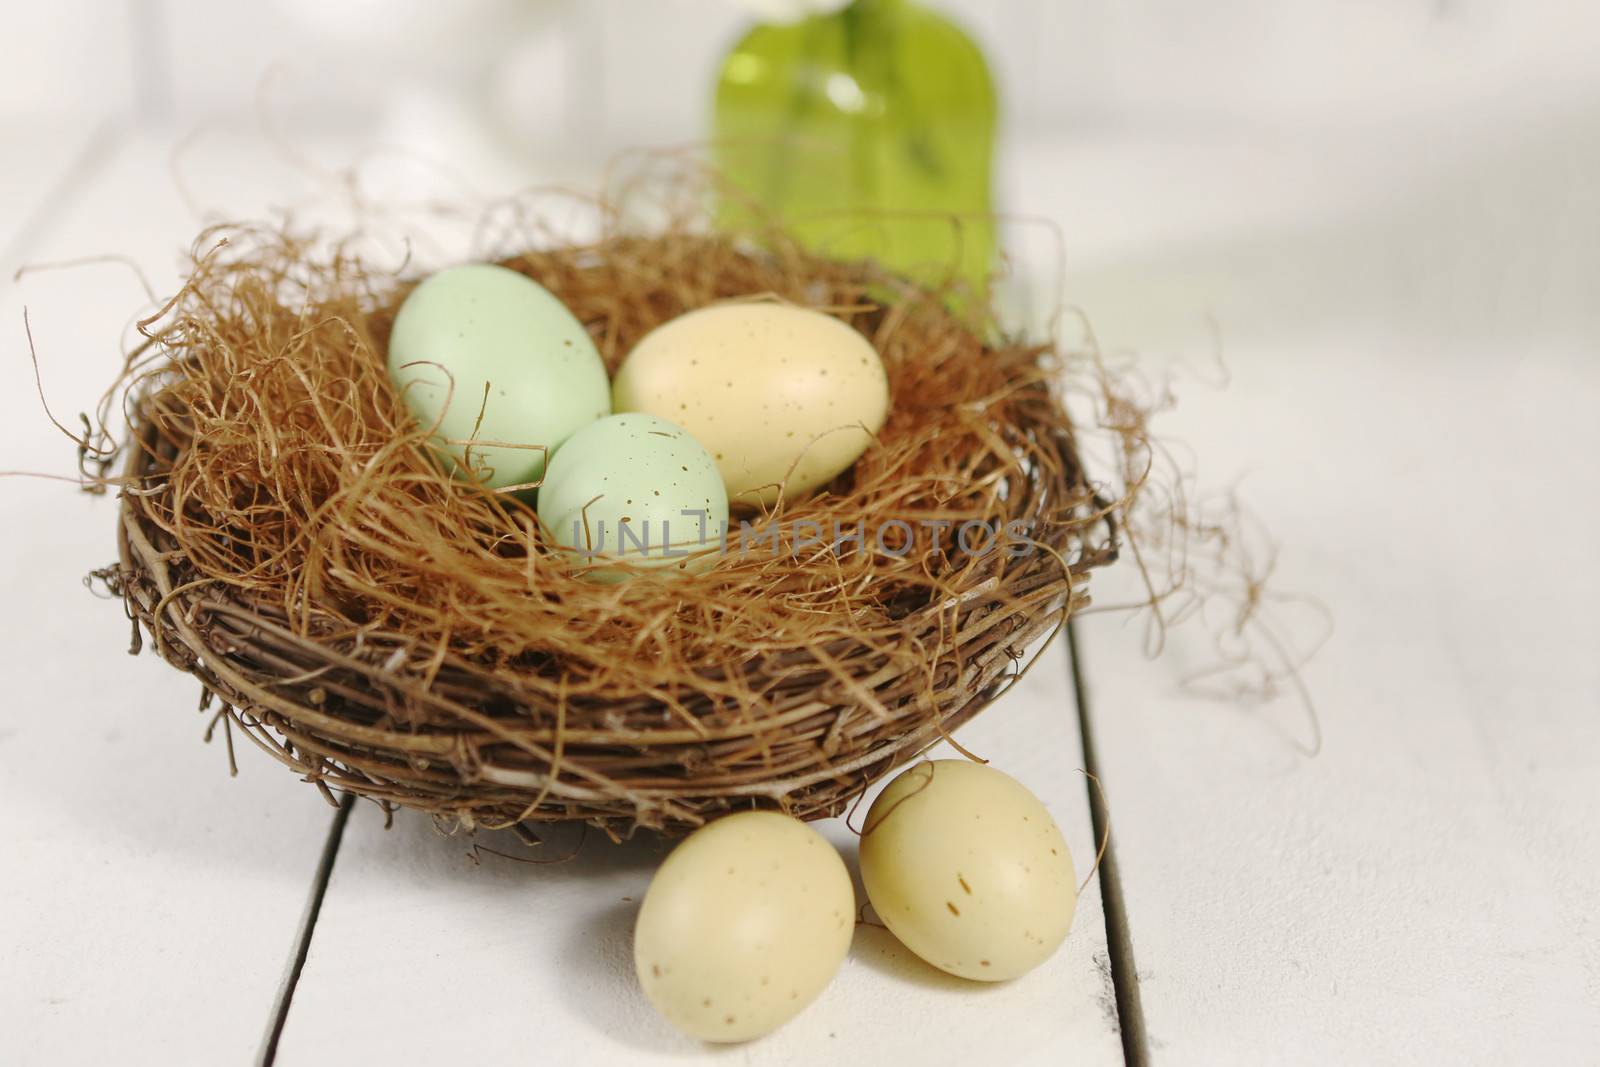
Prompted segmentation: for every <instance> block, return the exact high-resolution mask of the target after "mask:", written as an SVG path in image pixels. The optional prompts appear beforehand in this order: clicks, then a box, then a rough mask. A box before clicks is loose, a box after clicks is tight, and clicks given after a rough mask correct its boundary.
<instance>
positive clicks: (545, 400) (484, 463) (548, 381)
mask: <svg viewBox="0 0 1600 1067" xmlns="http://www.w3.org/2000/svg"><path fill="white" fill-rule="evenodd" d="M389 373H390V376H391V377H392V378H393V380H394V383H395V386H396V388H398V389H399V390H400V393H401V395H402V396H403V397H404V399H405V402H406V406H407V407H408V408H409V409H410V410H411V413H412V414H413V415H414V416H415V417H416V419H417V421H418V422H419V423H421V424H422V426H423V427H424V428H425V429H432V430H433V436H432V441H433V445H434V447H435V449H436V450H437V451H438V452H439V454H440V456H441V458H442V459H443V460H444V462H445V463H446V465H447V466H448V467H449V468H450V470H451V472H452V473H454V474H455V475H456V476H457V477H460V478H463V479H464V480H474V481H480V482H481V483H482V484H483V485H485V486H487V487H488V488H491V489H501V488H505V487H507V486H513V485H526V484H528V483H530V482H535V481H537V480H538V479H539V476H540V474H541V473H542V472H543V471H544V465H545V458H546V455H547V454H548V451H549V450H553V449H554V448H555V447H556V446H558V445H560V444H561V442H563V441H565V440H566V439H567V438H568V437H569V436H571V434H572V433H573V432H574V431H576V430H577V429H578V428H579V427H580V426H583V425H585V424H587V423H590V422H593V421H594V420H595V419H598V418H600V417H601V416H602V415H605V414H607V413H608V412H610V410H611V387H610V382H609V381H608V379H607V377H606V368H605V364H604V363H603V362H602V361H601V359H600V353H599V352H598V351H597V350H596V349H595V346H594V342H593V341H591V340H590V339H589V335H588V333H587V332H586V331H585V330H584V328H583V324H582V323H581V322H579V321H578V320H577V318H576V317H574V316H573V314H572V312H571V311H568V310H567V308H566V305H564V304H562V303H561V301H560V300H558V299H556V297H555V296H554V295H552V294H551V293H550V291H549V290H547V289H545V288H544V286H542V285H540V284H539V283H538V282H535V281H534V280H533V279H531V278H528V277H526V276H524V275H522V274H518V273H517V272H516V271H514V270H509V269H507V268H505V267H497V266H494V265H492V264H487V263H477V264H469V265H467V266H461V267H451V268H449V269H447V270H442V271H439V272H438V273H437V274H433V275H431V276H429V277H428V278H427V279H426V280H425V281H423V282H422V284H420V285H418V286H417V287H416V288H415V289H413V290H412V291H411V293H410V295H408V296H407V297H406V299H405V301H404V302H403V303H402V304H401V305H400V310H399V312H398V313H397V314H396V315H395V320H394V328H393V330H392V332H391V333H390V336H389ZM479 442H481V443H479ZM537 446H543V447H544V451H541V450H540V448H539V447H537Z"/></svg>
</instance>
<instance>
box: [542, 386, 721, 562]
mask: <svg viewBox="0 0 1600 1067" xmlns="http://www.w3.org/2000/svg"><path fill="white" fill-rule="evenodd" d="M539 521H540V522H541V523H543V524H544V526H545V529H547V530H548V531H550V533H551V534H552V535H553V536H554V537H555V539H556V542H557V543H558V544H561V545H563V546H565V547H567V548H570V549H573V550H575V552H576V553H577V554H578V555H579V556H580V558H582V559H585V560H587V561H589V562H594V563H601V562H603V561H604V560H607V559H612V560H623V561H625V562H627V563H630V564H633V565H635V566H644V567H673V568H676V569H678V570H685V571H700V570H705V569H706V568H708V567H710V566H711V565H712V564H713V563H714V562H715V557H716V554H717V546H718V545H719V543H720V537H721V534H722V529H723V525H724V524H725V523H726V522H727V521H728V493H727V490H726V489H724V488H723V485H722V474H721V472H720V471H718V469H717V463H716V460H714V459H712V458H711V455H710V453H708V452H707V451H706V450H705V448H704V447H702V446H701V444H700V442H699V441H696V440H695V439H694V438H693V437H691V436H690V435H689V433H688V431H686V430H684V429H683V428H682V427H680V426H674V425H673V424H672V423H670V422H668V421H666V420H665V419H658V418H656V417H655V416H654V415H644V414H628V415H610V416H607V417H606V418H603V419H600V420H598V421H596V422H591V423H590V424H589V425H587V426H585V427H584V428H583V429H581V430H579V431H578V432H577V433H575V434H573V435H572V436H571V437H569V438H567V441H566V443H565V444H563V445H562V446H561V448H560V450H559V451H557V452H556V454H555V456H554V457H552V458H551V460H550V466H549V469H548V470H546V472H545V479H544V484H543V485H542V486H541V487H540V489H539ZM587 574H588V576H589V577H592V578H595V579H597V580H601V581H613V580H617V579H620V578H622V577H625V575H626V572H624V571H622V570H620V569H618V568H606V567H603V566H601V567H596V568H595V569H593V570H591V571H588V572H587Z"/></svg>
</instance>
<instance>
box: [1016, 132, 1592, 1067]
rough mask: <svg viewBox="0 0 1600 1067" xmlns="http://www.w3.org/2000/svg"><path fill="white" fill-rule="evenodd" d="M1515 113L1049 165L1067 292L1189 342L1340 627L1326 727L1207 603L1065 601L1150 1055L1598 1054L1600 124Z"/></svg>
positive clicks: (1122, 322)
mask: <svg viewBox="0 0 1600 1067" xmlns="http://www.w3.org/2000/svg"><path fill="white" fill-rule="evenodd" d="M1492 122H1493V118H1489V119H1486V120H1485V123H1484V126H1485V130H1484V131H1479V132H1478V133H1477V134H1476V135H1475V136H1474V135H1472V134H1471V133H1470V131H1469V132H1468V133H1466V134H1464V133H1463V131H1462V130H1459V129H1450V130H1436V131H1433V132H1430V131H1428V130H1424V129H1411V130H1398V131H1395V134H1394V135H1393V136H1390V137H1387V138H1384V139H1382V140H1368V141H1365V142H1354V143H1352V142H1349V141H1346V142H1343V143H1340V142H1338V141H1332V142H1329V141H1323V142H1321V143H1310V142H1308V141H1302V142H1300V143H1294V142H1287V143H1286V142H1283V141H1278V142H1275V143H1274V142H1267V143H1260V144H1256V145H1254V146H1251V145H1240V146H1237V147H1236V148H1235V149H1233V150H1229V151H1227V152H1223V153H1216V152H1206V151H1200V152H1196V151H1184V150H1183V149H1182V148H1181V146H1179V147H1176V148H1172V149H1171V150H1169V151H1167V152H1165V153H1164V154H1163V155H1162V156H1160V157H1159V158H1160V159H1161V161H1162V162H1163V163H1164V164H1165V165H1164V166H1162V167H1159V168H1152V167H1149V166H1148V162H1149V160H1148V158H1145V159H1140V158H1139V157H1138V156H1137V155H1134V154H1121V155H1119V154H1117V153H1115V152H1111V153H1100V154H1098V156H1097V157H1096V158H1097V159H1098V161H1099V170H1098V171H1095V170H1094V169H1093V168H1090V169H1089V171H1088V173H1087V174H1086V173H1085V171H1083V170H1078V171H1076V172H1075V174H1076V177H1070V178H1068V177H1064V172H1058V173H1062V174H1063V177H1064V180H1065V181H1067V182H1068V183H1069V184H1071V183H1078V184H1079V186H1080V188H1078V189H1075V190H1072V192H1073V194H1075V195H1073V196H1072V197H1069V198H1068V199H1072V200H1073V201H1074V202H1075V203H1076V204H1078V205H1079V206H1078V207H1077V208H1074V207H1072V206H1071V205H1069V204H1066V203H1065V202H1064V203H1063V211H1064V217H1063V223H1064V224H1065V225H1066V226H1067V227H1068V228H1069V230H1071V229H1072V228H1073V227H1074V225H1075V223H1077V222H1078V221H1080V219H1079V216H1080V215H1081V216H1082V218H1081V221H1082V223H1083V229H1084V230H1087V231H1089V232H1098V239H1097V240H1091V241H1087V242H1085V243H1084V244H1083V245H1081V246H1080V247H1079V248H1078V253H1079V255H1078V257H1077V261H1076V265H1075V267H1074V269H1073V270H1072V272H1071V274H1070V276H1069V294H1072V295H1075V296H1077V297H1078V298H1080V299H1082V300H1083V301H1084V302H1085V304H1086V305H1087V306H1088V308H1089V310H1090V311H1091V313H1094V312H1095V311H1096V310H1097V309H1098V310H1103V311H1104V312H1105V313H1104V314H1103V315H1099V316H1096V317H1097V318H1098V319H1099V326H1100V333H1101V337H1102V339H1103V340H1104V341H1106V342H1107V344H1108V345H1111V346H1124V345H1132V346H1133V347H1136V348H1139V349H1140V350H1142V351H1145V352H1150V353H1153V354H1154V358H1153V360H1152V361H1151V362H1153V363H1155V364H1158V365H1159V364H1161V363H1162V362H1163V360H1164V361H1165V362H1166V363H1167V364H1168V365H1171V364H1173V363H1174V360H1173V359H1172V358H1171V357H1173V356H1181V357H1183V359H1184V360H1185V361H1186V362H1187V363H1188V364H1189V368H1188V370H1187V372H1186V375H1185V376H1186V377H1187V378H1188V379H1189V385H1188V388H1186V389H1185V390H1184V399H1183V400H1182V401H1181V403H1180V406H1179V409H1178V412H1177V414H1176V415H1175V416H1174V417H1173V418H1172V419H1170V420H1168V422H1167V423H1166V424H1165V428H1166V430H1167V432H1169V433H1170V434H1171V435H1172V436H1173V437H1174V438H1175V439H1176V440H1178V441H1181V442H1182V443H1183V446H1184V447H1183V454H1185V455H1187V454H1190V453H1192V454H1193V455H1194V456H1196V457H1198V466H1199V471H1200V473H1201V476H1202V477H1201V480H1202V483H1208V484H1210V485H1211V486H1213V487H1225V486H1227V485H1229V484H1231V483H1232V482H1233V481H1234V480H1235V479H1237V478H1240V477H1241V476H1242V482H1241V484H1240V493H1241V495H1242V497H1243V499H1244V500H1245V501H1246V502H1247V503H1248V504H1249V505H1250V506H1252V507H1253V508H1254V510H1255V511H1256V512H1257V514H1258V515H1259V517H1260V518H1261V519H1262V520H1263V522H1264V523H1265V524H1266V525H1267V527H1268V528H1269V529H1270V532H1271V535H1272V537H1273V538H1274V539H1275V540H1276V541H1277V542H1278V543H1279V544H1280V545H1281V556H1280V562H1281V567H1280V571H1279V574H1278V576H1277V579H1276V583H1277V585H1278V586H1279V587H1280V588H1281V589H1284V590H1287V591H1292V592H1301V593H1306V594H1311V595H1314V596H1316V597H1318V598H1320V599H1321V600H1322V601H1323V602H1324V603H1325V604H1326V606H1327V608H1328V609H1329V610H1330V611H1331V613H1332V616H1333V620H1334V626H1335V629H1334V632H1333V634H1332V637H1331V640H1330V641H1329V643H1328V645H1327V646H1326V648H1325V649H1324V651H1323V652H1322V654H1321V655H1320V656H1319V657H1318V658H1317V659H1315V660H1314V661H1313V662H1312V663H1311V664H1310V665H1309V666H1308V667H1307V669H1306V670H1305V673H1304V678H1305V681H1306V683H1307V684H1308V685H1309V687H1310V689H1311V692H1312V693H1313V695H1314V697H1315V700H1316V706H1317V710H1318V713H1319V714H1320V718H1321V724H1322V728H1323V732H1324V737H1325V744H1324V746H1323V750H1322V752H1321V754H1320V755H1318V756H1316V757H1315V758H1306V757H1305V756H1303V755H1301V754H1299V753H1298V752H1296V751H1295V749H1294V747H1293V745H1292V744H1291V739H1301V738H1306V737H1307V727H1306V723H1305V720H1304V719H1303V718H1302V717H1301V715H1300V714H1299V712H1298V710H1297V708H1296V706H1295V705H1294V703H1293V702H1292V701H1280V702H1278V703H1277V704H1274V705H1271V706H1268V707H1263V708H1256V709H1251V708H1247V707H1241V706H1240V705H1238V704H1236V703H1218V702H1207V701H1204V700H1200V699H1197V698H1195V697H1194V696H1192V695H1186V694H1185V692H1184V690H1183V686H1182V684H1181V683H1182V680H1183V678H1184V676H1185V675H1186V674H1187V672H1189V671H1191V670H1193V669H1195V668H1197V667H1201V666H1204V665H1206V663H1207V662H1209V661H1211V660H1212V659H1213V658H1214V654H1213V653H1212V652H1211V649H1210V646H1209V644H1208V642H1207V640H1206V639H1205V637H1204V635H1203V633H1202V632H1201V631H1199V630H1197V629H1193V628H1190V629H1180V630H1177V631H1175V632H1174V634H1173V636H1172V639H1171V641H1170V643H1169V648H1168V654H1167V655H1166V656H1164V657H1163V658H1161V659H1159V660H1156V661H1154V662H1151V661H1147V660H1146V659H1144V658H1143V657H1142V655H1141V654H1140V649H1139V646H1140V638H1141V636H1142V630H1141V629H1139V628H1138V627H1137V626H1130V625H1129V624H1128V623H1127V622H1126V621H1125V620H1118V619H1116V618H1114V617H1108V616H1099V617H1088V618H1085V619H1084V620H1083V621H1082V622H1081V623H1080V625H1079V636H1080V639H1081V645H1080V648H1081V651H1082V653H1083V666H1084V672H1085V674H1086V677H1087V681H1088V686H1089V701H1088V706H1089V712H1090V721H1091V724H1092V727H1093V731H1094V733H1095V735H1096V738H1097V748H1098V757H1099V765H1100V768H1101V772H1102V774H1103V776H1104V779H1105V783H1106V789H1107V792H1108V794H1109V800H1110V805H1111V809H1112V819H1113V839H1114V844H1115V849H1116V856H1117V859H1118V863H1119V864H1120V869H1121V876H1122V885H1123V888H1124V891H1125V893H1126V896H1127V900H1128V921H1129V924H1130V927H1131V932H1132V941H1133V952H1134V956H1135V959H1136V961H1137V966H1138V975H1139V989H1140V995H1141V1001H1142V1007H1143V1016H1144V1020H1145V1025H1146V1028H1147V1031H1148V1043H1149V1047H1150V1051H1151V1055H1152V1059H1153V1061H1154V1062H1156V1063H1163V1062H1164V1063H1174V1064H1180V1063H1181V1064H1193V1063H1238V1062H1250V1063H1263V1062H1312V1061H1315V1062H1357V1061H1359V1062H1365V1063H1421V1062H1449V1063H1512V1062H1521V1063H1536V1062H1551V1063H1576V1062H1594V1061H1595V1057H1596V1056H1597V1055H1600V834H1597V832H1596V830H1595V826H1594V812H1595V801H1596V797H1597V796H1600V668H1597V666H1596V663H1597V660H1596V655H1595V651H1594V650H1595V648H1596V647H1597V646H1600V621H1597V616H1596V613H1595V605H1596V604H1597V603H1600V568H1597V567H1596V565H1595V561H1594V552H1595V549H1596V546H1597V545H1600V503H1597V501H1596V498H1595V489H1596V486H1597V484H1600V483H1597V480H1596V478H1595V474H1594V467H1593V464H1594V462H1595V457H1596V455H1597V454H1600V420H1597V419H1596V417H1595V414H1594V411H1595V406H1596V403H1597V402H1600V318H1597V316H1596V312H1595V304H1594V293H1595V292H1596V285H1597V284H1600V252H1597V250H1596V248H1595V246H1594V243H1593V240H1592V235H1593V234H1594V233H1595V232H1597V231H1600V197H1597V196H1596V193H1595V191H1594V186H1593V176H1594V174H1595V173H1596V172H1597V168H1600V137H1597V136H1596V133H1595V130H1594V128H1593V124H1592V123H1587V122H1579V121H1576V119H1575V117H1561V116H1556V117H1550V116H1533V115H1528V116H1523V117H1522V119H1521V120H1520V121H1517V122H1510V121H1505V122H1504V124H1503V125H1502V126H1500V129H1501V130H1502V133H1501V135H1500V136H1499V137H1498V139H1494V140H1491V139H1489V138H1487V137H1485V136H1484V135H1483V134H1484V133H1485V132H1487V129H1488V128H1489V127H1490V126H1491V123H1492ZM1512 131H1515V132H1512ZM1079 151H1080V152H1081V154H1082V155H1084V156H1091V155H1095V153H1094V151H1093V148H1092V147H1091V146H1088V145H1085V146H1082V148H1080V149H1079ZM1058 162H1060V161H1058ZM1313 169H1315V170H1316V171H1317V172H1318V173H1319V174H1320V175H1321V178H1320V180H1317V181H1307V180H1306V179H1307V176H1308V175H1310V174H1311V173H1312V171H1313ZM1162 172H1164V173H1166V174H1182V176H1183V185H1184V187H1185V188H1187V189H1190V190H1195V191H1203V193H1204V196H1205V200H1204V210H1203V211H1200V212H1193V213H1191V212H1185V211H1183V210H1182V205H1181V203H1180V200H1179V198H1178V197H1176V196H1175V195H1174V193H1173V191H1172V189H1171V187H1170V185H1169V184H1168V182H1167V180H1166V179H1163V178H1160V177H1158V176H1157V175H1159V174H1160V173H1162ZM1038 180H1040V181H1048V180H1049V176H1048V175H1047V174H1046V175H1039V176H1038ZM1091 190H1092V191H1093V192H1091ZM1095 194H1098V197H1099V199H1098V204H1097V211H1096V216H1097V218H1091V217H1089V216H1088V214H1087V213H1086V212H1085V211H1084V210H1083V205H1085V204H1087V203H1090V202H1094V201H1095V199H1096V196H1095ZM1106 215H1111V216H1113V217H1117V218H1127V219H1132V220H1135V221H1136V222H1137V223H1142V224H1143V227H1145V228H1141V229H1137V230H1134V231H1133V232H1131V233H1124V234H1123V235H1121V236H1118V235H1117V234H1115V233H1112V232H1111V229H1110V228H1109V227H1106V226H1104V219H1105V216H1106ZM1180 215H1188V216H1189V217H1187V218H1178V217H1177V216H1180ZM1097 219H1098V222H1099V223H1100V224H1101V228H1100V229H1099V230H1098V231H1094V230H1093V229H1092V227H1094V226H1095V225H1096V222H1097ZM1179 226H1182V227H1185V228H1186V229H1188V230H1189V232H1188V234H1187V235H1186V237H1185V239H1184V240H1183V241H1181V242H1177V241H1171V240H1168V239H1165V238H1164V237H1163V235H1162V232H1161V231H1162V229H1163V228H1165V229H1169V230H1171V229H1176V228H1177V227H1179ZM1197 226H1204V227H1205V228H1204V229H1196V227H1197ZM1208 316H1211V317H1214V318H1215V319H1216V322H1217V326H1218V328H1219V329H1220V333H1221V336H1222V338H1223V343H1224V352H1225V356H1226V362H1227V366H1228V368H1229V371H1230V372H1231V384H1230V385H1229V387H1228V388H1227V389H1226V391H1223V392H1217V391H1216V390H1215V389H1212V388H1208V387H1205V386H1202V385H1199V384H1198V383H1197V382H1196V381H1195V379H1197V378H1198V377H1200V376H1202V374H1204V375H1208V376H1212V377H1214V376H1215V373H1214V370H1212V369H1209V368H1208V366H1207V364H1208V360H1207V359H1206V358H1205V354H1206V350H1207V348H1208V347H1209V344H1210V333H1209V330H1208V328H1207V325H1206V322H1205V319H1206V318H1207V317H1208ZM1109 584H1110V583H1104V584H1103V586H1102V589H1101V593H1102V594H1104V593H1105V592H1107V591H1108V588H1109ZM1294 617H1295V616H1294V613H1292V612H1291V613H1289V614H1287V615H1285V616H1284V618H1285V619H1286V620H1287V619H1290V618H1294ZM1298 621H1299V625H1298V631H1299V633H1300V634H1301V635H1302V636H1305V635H1308V634H1310V633H1312V632H1313V631H1314V629H1315V625H1314V620H1307V618H1306V617H1305V615H1304V614H1303V613H1301V614H1300V616H1299V620H1298Z"/></svg>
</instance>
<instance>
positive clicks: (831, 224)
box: [713, 0, 996, 296]
mask: <svg viewBox="0 0 1600 1067" xmlns="http://www.w3.org/2000/svg"><path fill="white" fill-rule="evenodd" d="M995 111H996V109H995V97H994V86H993V83H992V81H991V80H990V77H989V68H988V65H987V63H986V62H985V61H984V58H983V53H982V52H980V51H979V49H978V47H977V45H975V44H974V43H973V41H972V39H971V38H969V37H968V36H967V35H966V33H965V32H964V31H962V30H961V29H960V27H958V26H956V25H955V24H954V23H952V22H950V21H949V20H948V19H945V18H944V17H942V16H940V15H938V14H935V13H934V12H932V11H930V10H928V9H926V8H924V7H922V6H920V5H919V4H917V3H914V2H912V0H855V2H854V3H852V4H850V5H849V6H848V7H846V8H844V9H843V10H841V11H838V12H836V13H834V14H831V15H820V16H812V17H810V18H807V19H804V20H802V21H800V22H796V23H792V24H788V25H759V26H757V27H755V28H754V29H752V30H751V31H750V32H749V33H747V34H746V35H745V36H744V38H743V39H741V40H740V41H739V42H738V43H737V44H736V45H735V46H734V48H733V50H732V52H730V53H729V55H728V57H727V60H726V61H725V62H724V63H723V65H722V70H721V73H720V76H719V78H718V81H717V90H716V112H715V121H714V131H713V133H714V138H715V146H716V147H715V153H716V164H717V167H718V169H719V170H720V171H721V172H722V174H723V176H724V178H725V179H726V180H727V181H728V182H729V183H730V184H731V186H732V187H733V188H732V191H731V192H730V195H727V196H724V197H723V199H722V201H721V204H720V206H719V213H718V218H719V221H720V222H721V224H722V225H723V226H725V227H727V228H730V229H746V228H749V227H751V226H753V225H759V223H760V222H761V221H771V222H776V223H778V224H779V225H782V226H784V227H785V228H786V229H787V230H788V231H789V232H791V233H793V234H794V235H795V236H796V237H798V238H799V240H800V241H801V242H802V243H803V244H805V245H806V246H807V247H809V248H811V249H813V250H815V251H818V252H821V253H823V254H825V255H830V256H834V257H836V258H841V259H847V258H848V259H854V258H873V259H877V260H879V261H880V262H882V263H883V264H885V265H886V266H888V267H890V268H892V269H894V270H897V271H899V272H900V273H903V274H906V275H908V276H910V277H913V278H915V279H917V280H918V281H921V282H923V283H924V284H928V285H932V286H940V285H945V284H948V283H951V282H954V283H956V285H957V287H958V290H959V289H965V290H966V291H967V293H968V295H972V296H976V295H981V294H983V293H984V292H985V290H986V287H987V282H988V278H989V275H990V272H991V270H992V268H993V266H994V260H995V227H994V221H993V219H992V217H991V213H992V211H993V204H992V202H991V199H990V197H991V193H990V188H991V181H992V170H993V157H994V144H995Z"/></svg>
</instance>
